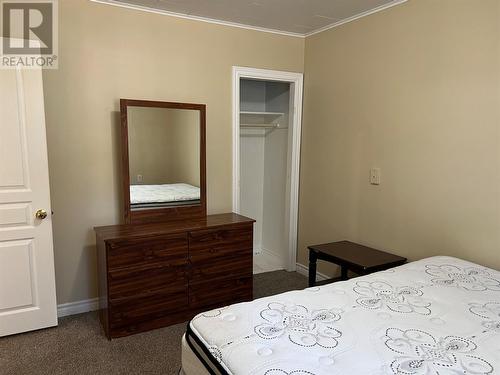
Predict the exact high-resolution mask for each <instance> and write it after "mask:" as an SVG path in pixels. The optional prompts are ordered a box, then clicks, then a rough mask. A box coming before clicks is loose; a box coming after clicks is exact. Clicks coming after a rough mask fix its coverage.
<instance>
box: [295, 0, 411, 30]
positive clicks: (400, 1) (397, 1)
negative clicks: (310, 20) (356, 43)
mask: <svg viewBox="0 0 500 375" xmlns="http://www.w3.org/2000/svg"><path fill="white" fill-rule="evenodd" d="M407 1H408V0H393V1H392V2H391V3H389V4H384V5H381V6H379V7H377V8H373V9H370V10H367V11H366V12H362V13H358V14H356V15H354V16H352V17H349V18H345V19H343V20H340V21H337V22H334V23H331V24H330V25H326V26H323V27H322V28H320V29H317V30H314V31H311V32H310V33H306V34H303V35H304V37H308V36H311V35H315V34H319V33H322V32H323V31H327V30H330V29H333V28H335V27H339V26H341V25H344V24H346V23H349V22H352V21H356V20H358V19H360V18H363V17H366V16H369V15H371V14H373V13H377V12H381V11H383V10H386V9H388V8H392V7H394V6H396V5H400V4H403V3H406V2H407Z"/></svg>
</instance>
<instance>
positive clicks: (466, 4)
mask: <svg viewBox="0 0 500 375" xmlns="http://www.w3.org/2000/svg"><path fill="white" fill-rule="evenodd" d="M499 7H500V1H498V0H480V1H477V0H438V1H436V0H410V1H408V2H407V3H405V4H403V5H400V6H396V7H393V8H390V9H388V10H386V11H383V12H380V13H377V14H374V15H371V16H369V17H365V18H363V19H360V20H357V21H355V22H352V23H349V24H346V25H343V26H341V27H338V28H335V29H332V30H330V31H327V32H324V33H321V34H318V35H315V36H312V37H309V38H307V39H306V53H305V71H306V79H305V114H304V127H303V146H302V164H301V168H302V169H301V173H302V175H301V190H300V229H299V233H300V234H299V237H300V238H299V246H300V248H299V257H298V258H299V262H301V263H303V264H307V256H306V251H305V248H306V246H307V245H308V244H314V243H318V242H323V241H332V240H339V239H344V238H347V239H351V240H355V241H359V242H361V243H364V244H368V245H373V246H375V247H378V248H381V249H387V250H391V251H394V252H395V253H397V254H400V255H404V256H407V257H409V258H410V259H418V258H422V257H427V256H432V255H437V254H446V255H452V256H457V257H461V258H464V259H468V260H472V261H475V262H479V263H481V264H484V265H489V266H492V267H496V268H497V269H500V252H499V251H500V94H499V90H500V32H499V25H500V8H499ZM371 167H379V168H381V170H382V184H381V185H380V186H371V185H369V183H368V176H369V169H370V168H371ZM322 270H323V271H324V270H325V269H324V268H322Z"/></svg>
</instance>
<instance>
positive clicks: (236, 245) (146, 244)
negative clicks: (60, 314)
mask: <svg viewBox="0 0 500 375" xmlns="http://www.w3.org/2000/svg"><path fill="white" fill-rule="evenodd" d="M253 223H254V220H252V219H249V218H246V217H243V216H240V215H236V214H233V213H229V214H219V215H208V216H206V217H204V218H195V219H189V220H174V221H169V222H165V223H148V224H135V225H130V224H128V225H113V226H105V227H96V228H95V232H96V236H97V253H98V270H99V303H100V319H101V322H102V325H103V327H104V331H105V333H106V336H107V337H108V338H109V339H111V338H116V337H121V336H127V335H131V334H134V333H137V332H142V331H146V330H150V329H154V328H159V327H164V326H168V325H171V324H175V323H180V322H184V321H186V320H189V319H191V318H192V317H193V316H194V315H196V314H197V313H199V312H201V311H205V310H209V309H211V308H216V307H219V306H224V305H228V304H232V303H237V302H242V301H249V300H251V299H252V274H253V264H252V263H253Z"/></svg>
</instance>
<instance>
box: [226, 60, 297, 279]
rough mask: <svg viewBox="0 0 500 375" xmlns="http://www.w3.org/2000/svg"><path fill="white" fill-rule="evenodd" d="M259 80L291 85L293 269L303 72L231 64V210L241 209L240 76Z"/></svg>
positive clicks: (292, 261) (291, 263)
mask: <svg viewBox="0 0 500 375" xmlns="http://www.w3.org/2000/svg"><path fill="white" fill-rule="evenodd" d="M242 78H249V79H261V80H269V81H280V82H289V83H292V84H293V88H294V93H293V98H294V101H293V102H294V116H293V126H292V156H291V166H290V197H289V207H290V213H289V231H288V234H289V238H288V246H289V257H288V261H287V265H286V268H287V270H288V271H295V270H296V267H297V266H296V262H297V260H296V259H297V230H298V227H297V223H298V207H299V173H300V145H301V134H302V131H301V129H302V90H303V85H304V75H303V74H302V73H293V72H284V71H278V70H267V69H256V68H247V67H240V66H233V211H234V212H236V213H238V212H239V210H240V199H239V197H240V184H239V181H240V115H239V114H240V79H242Z"/></svg>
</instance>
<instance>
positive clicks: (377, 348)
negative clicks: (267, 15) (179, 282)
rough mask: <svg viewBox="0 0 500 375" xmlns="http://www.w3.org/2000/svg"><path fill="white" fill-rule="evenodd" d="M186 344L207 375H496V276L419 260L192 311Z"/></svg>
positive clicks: (499, 281) (456, 263)
mask: <svg viewBox="0 0 500 375" xmlns="http://www.w3.org/2000/svg"><path fill="white" fill-rule="evenodd" d="M187 340H188V342H189V343H190V347H191V350H192V351H193V352H196V353H197V355H198V357H199V358H203V356H205V360H204V361H205V362H206V361H207V359H206V358H208V360H209V361H210V364H208V366H207V364H205V366H204V367H205V368H209V367H210V368H211V369H210V370H208V372H210V373H215V374H238V375H243V374H252V375H257V374H262V375H327V374H328V375H331V374H370V375H379V374H401V375H410V374H415V375H416V374H421V375H428V374H441V375H442V374H454V375H457V374H500V272H498V271H496V270H493V269H489V268H485V267H482V266H479V265H476V264H473V263H469V262H466V261H463V260H460V259H456V258H451V257H432V258H427V259H424V260H420V261H417V262H412V263H409V264H406V265H404V266H400V267H397V268H393V269H390V270H387V271H382V272H378V273H374V274H371V275H368V276H363V277H358V278H354V279H350V280H348V281H344V282H336V283H333V284H329V285H325V286H320V287H313V288H308V289H305V290H302V291H292V292H287V293H283V294H279V295H275V296H271V297H266V298H261V299H257V300H255V301H252V302H248V303H240V304H235V305H232V306H227V307H223V308H220V309H215V310H212V311H208V312H205V313H202V314H199V315H197V316H196V317H195V318H194V319H193V320H192V321H191V322H190V323H189V325H188V332H187ZM193 344H197V345H193ZM201 362H203V360H202V361H201ZM185 373H186V374H187V375H192V374H191V373H189V372H188V371H186V370H185ZM193 374H194V373H193Z"/></svg>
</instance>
